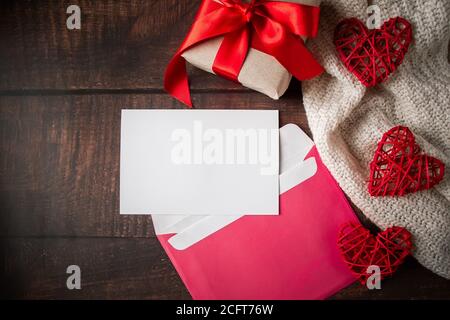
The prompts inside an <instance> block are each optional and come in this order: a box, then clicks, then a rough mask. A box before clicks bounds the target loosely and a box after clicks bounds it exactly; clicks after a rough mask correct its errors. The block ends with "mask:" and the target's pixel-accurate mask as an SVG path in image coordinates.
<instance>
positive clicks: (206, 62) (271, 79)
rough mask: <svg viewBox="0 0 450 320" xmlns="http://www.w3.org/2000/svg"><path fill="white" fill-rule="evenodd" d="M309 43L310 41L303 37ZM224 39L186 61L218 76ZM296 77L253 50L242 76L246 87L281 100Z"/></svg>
mask: <svg viewBox="0 0 450 320" xmlns="http://www.w3.org/2000/svg"><path fill="white" fill-rule="evenodd" d="M320 1H321V0H285V2H293V3H300V4H305V5H310V6H316V7H318V6H319V5H320ZM301 38H302V39H303V40H304V41H306V39H307V37H304V36H303V37H301ZM222 41H223V37H219V38H215V39H212V40H208V41H206V42H204V43H202V44H200V45H198V46H195V47H194V48H192V49H189V50H187V51H186V52H185V53H183V54H182V56H183V58H185V59H186V61H187V62H189V63H190V64H192V65H193V66H195V67H197V68H199V69H202V70H204V71H207V72H210V73H214V71H213V69H212V66H213V63H214V59H215V57H216V54H217V51H219V47H220V45H221V44H222ZM291 78H292V75H291V74H290V73H289V71H287V70H286V68H285V67H283V66H282V65H281V64H280V63H279V62H278V61H277V59H275V58H274V57H272V56H270V55H268V54H266V53H264V52H261V51H259V50H256V49H253V48H250V49H249V51H248V55H247V58H246V59H245V62H244V64H243V66H242V69H241V72H240V73H239V76H238V81H239V83H241V84H242V85H243V86H245V87H247V88H250V89H253V90H255V91H258V92H261V93H264V94H265V95H268V96H269V97H271V98H272V99H275V100H278V99H279V98H280V97H281V96H282V95H283V94H284V93H285V92H286V90H287V88H288V86H289V83H290V82H291Z"/></svg>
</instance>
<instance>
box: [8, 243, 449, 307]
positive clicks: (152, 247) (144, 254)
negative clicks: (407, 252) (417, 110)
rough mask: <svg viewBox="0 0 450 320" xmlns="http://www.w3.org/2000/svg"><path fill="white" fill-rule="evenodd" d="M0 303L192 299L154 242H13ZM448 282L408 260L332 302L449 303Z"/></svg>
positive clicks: (346, 290)
mask: <svg viewBox="0 0 450 320" xmlns="http://www.w3.org/2000/svg"><path fill="white" fill-rule="evenodd" d="M0 248H1V250H0V251H1V257H2V260H3V261H1V262H2V263H1V264H0V285H1V288H2V290H0V298H2V297H3V296H2V295H4V298H15V299H190V295H189V293H188V292H187V290H186V289H185V287H184V285H183V283H182V281H181V280H180V278H179V277H178V275H177V273H176V271H175V269H174V268H173V267H172V265H171V263H170V261H169V260H168V258H167V256H166V255H165V253H164V251H163V250H162V248H161V246H160V245H159V243H158V241H157V240H156V239H142V238H140V239H130V238H128V239H123V238H121V239H119V238H115V239H110V238H65V239H62V238H57V239H52V238H47V239H36V238H28V239H27V238H14V239H8V240H6V241H5V240H4V241H2V242H1V244H0ZM73 264H75V265H78V266H79V267H80V268H81V290H68V289H67V287H66V280H67V277H68V276H69V275H68V274H67V273H66V269H67V267H68V266H69V265H73ZM449 293H450V282H449V281H443V279H442V278H439V277H438V276H436V275H434V274H433V273H431V272H430V271H426V270H425V269H423V268H422V267H420V266H419V265H418V264H417V263H416V262H415V261H413V259H410V260H409V261H408V262H407V263H406V264H405V265H404V266H403V267H402V268H401V269H400V270H399V271H398V272H397V274H396V275H395V278H393V279H388V280H386V281H383V283H382V290H373V291H370V290H368V289H367V288H365V287H363V286H361V285H360V284H359V283H355V284H354V285H352V286H350V287H348V288H346V289H344V290H342V291H340V292H339V293H338V294H336V295H335V296H334V297H331V299H386V298H389V299H424V298H428V299H448V298H449Z"/></svg>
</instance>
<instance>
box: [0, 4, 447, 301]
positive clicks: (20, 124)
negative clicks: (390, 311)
mask: <svg viewBox="0 0 450 320" xmlns="http://www.w3.org/2000/svg"><path fill="white" fill-rule="evenodd" d="M199 2H200V0H149V1H145V0H141V1H137V0H134V1H125V0H98V1H88V0H75V1H68V0H64V1H39V2H37V1H36V2H35V1H26V0H17V1H1V2H0V41H1V45H0V259H1V260H0V297H2V298H3V297H5V298H28V299H72V298H81V299H91V298H100V299H121V298H123V299H129V298H132V299H138V298H147V299H177V298H182V299H188V298H189V294H188V292H187V291H186V289H185V288H184V286H183V284H182V282H181V280H180V278H179V277H178V275H177V274H176V272H175V270H174V268H173V267H172V265H171V263H170V261H169V260H168V259H167V256H166V255H165V253H164V251H163V250H162V248H161V246H160V245H159V243H158V241H157V239H156V238H155V236H154V232H153V227H152V224H151V219H150V218H149V217H148V216H120V215H119V211H118V199H119V188H118V187H119V180H118V178H119V176H118V174H119V151H120V150H119V149H120V145H119V144H120V141H119V137H120V110H121V109H123V108H183V106H182V105H181V104H179V103H178V102H176V101H175V100H174V99H172V98H170V97H169V96H167V95H166V94H164V93H163V91H162V78H163V72H164V69H165V66H166V65H167V62H168V61H169V60H170V58H171V57H172V55H173V53H174V52H175V51H176V48H177V47H178V46H179V45H180V43H181V41H182V39H183V38H184V36H185V34H186V32H187V30H188V28H189V26H190V24H191V22H192V20H193V18H194V15H195V11H196V9H197V7H198V4H199ZM70 4H77V5H79V6H80V7H81V11H82V28H81V30H73V31H70V30H68V29H67V28H66V18H67V14H66V8H67V6H69V5H70ZM189 73H190V79H191V87H192V90H193V92H194V95H193V101H194V104H195V105H196V107H197V108H215V109H220V108H224V109H229V108H242V109H247V108H250V109H278V110H280V124H281V125H283V124H286V123H296V124H298V125H299V126H300V127H301V128H302V129H303V130H305V131H306V132H307V133H308V134H310V131H309V128H308V123H307V119H306V115H305V112H304V109H303V107H302V105H301V93H300V88H299V83H298V82H296V81H293V83H292V84H291V87H290V88H289V90H288V93H287V95H285V96H284V97H282V99H281V100H279V101H273V100H270V99H269V98H267V97H265V96H263V95H261V94H258V93H255V92H252V91H250V90H248V89H246V88H243V87H241V86H240V85H238V84H235V83H233V82H230V81H227V80H224V79H221V78H219V77H216V76H213V75H210V74H208V73H205V72H203V71H200V70H196V69H193V68H190V69H189ZM355 210H356V212H357V214H359V216H360V218H362V217H363V216H362V214H361V212H360V211H359V210H358V209H357V208H355ZM364 222H365V223H366V224H367V225H370V223H369V222H368V221H367V219H364ZM372 229H373V230H375V229H376V228H373V226H372ZM70 264H78V265H80V267H81V268H82V290H81V291H70V290H67V289H66V287H65V281H66V277H67V274H66V273H65V270H66V268H67V266H68V265H70ZM333 298H334V299H411V298H412V299H426V298H445V299H450V281H447V280H445V279H443V278H440V277H438V276H436V275H434V274H432V273H431V272H430V271H428V270H426V269H424V268H423V267H421V266H420V265H419V264H418V263H417V262H415V260H413V259H409V260H408V262H407V263H406V264H405V266H403V267H402V268H401V269H400V270H399V272H398V273H397V274H396V275H395V277H394V278H392V279H389V280H387V281H385V282H383V289H382V290H380V291H368V290H367V289H365V288H364V287H361V286H360V285H358V284H355V285H353V286H351V287H349V288H347V289H344V290H342V291H341V292H339V293H338V294H337V295H335V296H334V297H333Z"/></svg>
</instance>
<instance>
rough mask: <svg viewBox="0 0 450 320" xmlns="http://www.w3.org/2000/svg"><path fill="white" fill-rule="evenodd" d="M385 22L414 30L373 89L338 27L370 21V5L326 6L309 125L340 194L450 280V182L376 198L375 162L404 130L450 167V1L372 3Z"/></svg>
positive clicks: (308, 90)
mask: <svg viewBox="0 0 450 320" xmlns="http://www.w3.org/2000/svg"><path fill="white" fill-rule="evenodd" d="M372 4H376V5H378V6H379V7H380V9H381V19H382V23H383V22H384V21H387V20H389V18H392V17H396V16H400V17H403V18H405V19H407V20H408V21H409V22H410V23H411V25H412V28H413V42H412V43H411V46H410V47H409V50H408V53H407V54H406V56H405V58H404V60H403V63H402V64H401V65H400V66H399V67H398V69H397V70H396V71H395V72H394V73H392V74H391V75H390V76H389V79H387V80H386V81H385V82H383V83H381V84H378V85H377V86H375V87H373V88H366V87H365V86H364V85H362V84H361V83H360V82H359V81H358V79H357V78H356V77H355V76H354V75H353V74H351V73H350V72H349V71H348V70H347V69H346V67H345V66H344V65H343V63H342V62H341V60H340V59H339V57H338V54H337V51H336V48H335V46H334V43H333V34H334V30H335V27H336V25H337V24H338V23H339V22H340V21H341V20H342V19H345V18H350V17H355V18H358V19H360V20H361V21H366V20H367V14H366V9H367V6H368V4H367V2H366V1H354V0H353V1H350V0H345V1H344V0H343V1H334V0H326V1H323V2H322V4H321V25H320V29H319V36H318V37H317V38H315V39H311V40H310V43H309V47H310V50H311V51H312V52H313V54H314V56H315V57H317V59H318V61H319V62H320V63H321V64H322V65H323V66H324V67H325V69H326V73H324V74H323V75H322V76H320V77H318V78H316V79H313V80H310V81H306V82H304V83H303V84H302V85H303V99H304V105H305V109H306V113H307V116H308V122H309V125H310V127H311V131H312V133H313V136H314V140H315V143H316V145H317V148H318V150H319V152H320V154H321V157H322V159H323V161H324V163H325V164H326V165H327V167H328V168H329V170H330V171H331V173H332V174H333V176H334V177H335V178H336V180H337V181H338V182H339V184H340V186H341V188H342V189H343V190H344V191H345V192H346V193H347V194H348V196H349V197H350V198H351V200H352V201H353V202H354V203H355V204H356V205H357V206H358V207H359V208H360V209H361V210H362V212H363V213H364V214H365V215H366V216H367V217H368V218H369V219H370V220H371V221H373V222H374V223H375V224H377V225H378V226H379V227H380V228H381V229H385V228H387V227H390V226H394V225H395V226H402V227H405V228H406V229H408V230H409V231H410V232H411V234H412V236H413V242H414V246H415V250H414V252H413V254H414V256H415V258H416V259H417V260H418V261H419V262H420V263H421V264H422V265H424V266H425V267H427V268H428V269H430V270H432V271H434V272H435V273H437V274H439V275H441V276H443V277H445V278H448V279H450V179H449V174H448V173H446V174H445V176H444V178H443V180H442V181H441V182H440V183H439V184H437V185H435V186H434V187H433V188H432V189H429V190H424V191H419V192H416V193H411V194H407V195H405V196H402V197H371V196H370V194H369V192H368V191H367V183H368V180H369V172H370V169H369V163H370V162H371V161H372V158H373V156H374V153H375V151H376V149H377V143H378V141H379V140H380V139H381V137H382V136H383V133H384V132H386V131H388V130H389V129H391V128H392V127H395V126H396V125H402V126H405V127H408V128H409V129H411V131H412V132H413V133H414V136H415V138H416V142H417V143H418V144H419V145H420V146H421V148H422V150H423V151H424V152H426V153H427V154H428V155H430V156H432V157H436V158H438V159H440V160H441V161H442V162H443V163H444V164H445V166H446V168H450V66H449V63H448V45H449V39H450V38H449V35H450V23H449V21H450V1H448V0H432V1H431V0H430V1H422V0H413V1H412V0H396V1H393V0H382V1H372Z"/></svg>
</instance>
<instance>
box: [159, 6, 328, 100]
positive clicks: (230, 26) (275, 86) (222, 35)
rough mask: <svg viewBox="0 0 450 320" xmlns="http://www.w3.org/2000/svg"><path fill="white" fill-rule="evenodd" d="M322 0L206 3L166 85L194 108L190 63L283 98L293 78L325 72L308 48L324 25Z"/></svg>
mask: <svg viewBox="0 0 450 320" xmlns="http://www.w3.org/2000/svg"><path fill="white" fill-rule="evenodd" d="M319 4H320V0H287V1H268V0H252V1H251V3H250V4H249V3H248V1H244V0H203V1H202V4H201V6H200V9H199V12H198V14H197V17H196V18H195V20H194V23H193V25H192V27H191V30H190V31H189V33H188V35H187V36H186V38H185V40H184V41H183V43H182V45H181V47H180V48H179V49H178V51H177V53H176V54H175V56H174V58H173V59H172V60H171V61H170V63H169V65H168V67H167V70H166V73H165V77H164V87H165V88H166V90H167V91H168V92H169V93H170V94H171V95H172V96H174V97H175V98H177V99H178V100H180V101H181V102H183V103H185V104H187V105H188V106H192V102H191V98H190V93H189V84H188V76H187V73H186V66H185V63H186V62H188V63H190V64H191V65H193V66H195V67H197V68H199V69H202V70H205V71H207V72H210V73H214V74H217V75H219V76H222V77H225V78H228V79H231V80H233V81H237V82H239V83H241V84H242V85H244V86H246V87H248V88H250V89H254V90H256V91H259V92H261V93H264V94H266V95H268V96H269V97H271V98H273V99H278V98H279V97H280V96H282V95H283V94H284V92H285V91H286V89H287V88H288V86H289V82H290V80H291V78H292V76H294V77H296V78H297V79H299V80H301V81H303V80H307V79H311V78H314V77H316V76H318V75H320V74H321V73H322V72H323V68H322V66H321V65H320V64H319V63H318V62H317V61H316V60H315V59H314V57H313V55H312V54H311V53H310V52H309V50H308V49H307V48H306V47H305V41H306V39H307V37H308V36H309V37H314V36H315V35H316V34H317V31H318V25H319V12H320V10H319Z"/></svg>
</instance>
